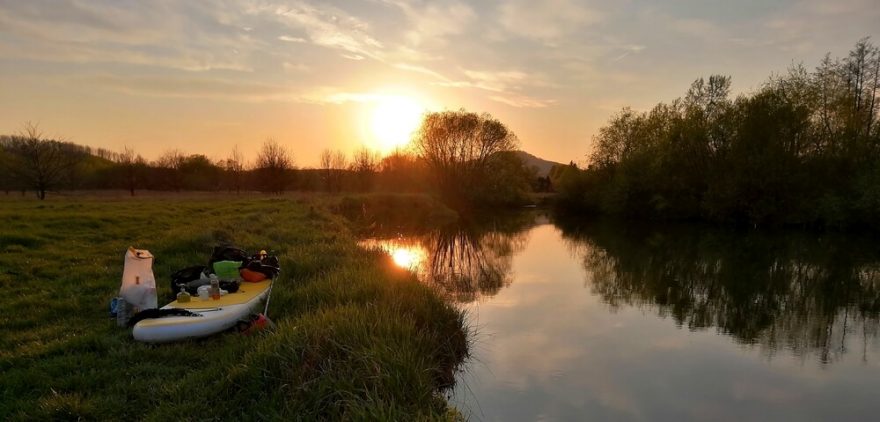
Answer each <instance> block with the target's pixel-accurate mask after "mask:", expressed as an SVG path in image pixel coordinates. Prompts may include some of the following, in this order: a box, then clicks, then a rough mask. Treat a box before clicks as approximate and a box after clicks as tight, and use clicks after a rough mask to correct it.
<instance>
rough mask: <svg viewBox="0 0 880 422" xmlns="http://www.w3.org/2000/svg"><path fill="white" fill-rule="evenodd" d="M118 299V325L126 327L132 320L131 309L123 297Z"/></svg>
mask: <svg viewBox="0 0 880 422" xmlns="http://www.w3.org/2000/svg"><path fill="white" fill-rule="evenodd" d="M116 299H117V300H116V325H118V326H120V327H125V326H126V325H128V320H129V319H130V318H131V309H130V307H129V305H128V302H126V301H125V299H123V298H121V297H118V298H116Z"/></svg>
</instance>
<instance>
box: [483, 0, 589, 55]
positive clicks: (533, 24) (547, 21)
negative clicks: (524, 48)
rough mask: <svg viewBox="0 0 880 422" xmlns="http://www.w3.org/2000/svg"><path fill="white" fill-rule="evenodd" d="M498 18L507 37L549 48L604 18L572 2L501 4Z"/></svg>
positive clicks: (519, 0)
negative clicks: (563, 38)
mask: <svg viewBox="0 0 880 422" xmlns="http://www.w3.org/2000/svg"><path fill="white" fill-rule="evenodd" d="M499 14H500V23H501V26H502V27H503V28H504V29H506V30H507V31H508V32H509V33H511V34H513V35H515V36H519V37H525V38H530V39H534V40H539V41H542V42H544V43H551V44H552V43H554V42H555V41H557V40H558V39H559V38H561V37H563V36H564V35H566V34H568V33H569V32H572V31H574V30H575V29H578V28H580V27H584V26H589V25H592V24H595V23H598V22H600V21H601V20H602V18H603V16H602V14H601V13H599V12H598V11H596V10H593V9H590V8H587V7H586V6H583V5H580V4H577V3H575V2H574V1H571V0H540V1H529V0H516V1H511V2H506V3H504V4H503V5H502V6H501V7H500V9H499Z"/></svg>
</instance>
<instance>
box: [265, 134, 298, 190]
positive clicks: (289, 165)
mask: <svg viewBox="0 0 880 422" xmlns="http://www.w3.org/2000/svg"><path fill="white" fill-rule="evenodd" d="M293 168H294V162H293V158H292V157H291V154H290V153H289V152H288V151H287V149H286V148H284V147H283V146H281V144H279V143H278V142H275V140H274V139H272V138H269V139H267V140H266V142H263V146H262V148H261V149H260V152H259V153H258V154H257V164H256V170H257V176H258V178H259V182H258V185H259V186H261V187H262V189H263V190H264V191H266V192H272V193H279V194H280V193H283V192H284V190H285V189H286V188H287V185H288V184H289V182H290V170H293Z"/></svg>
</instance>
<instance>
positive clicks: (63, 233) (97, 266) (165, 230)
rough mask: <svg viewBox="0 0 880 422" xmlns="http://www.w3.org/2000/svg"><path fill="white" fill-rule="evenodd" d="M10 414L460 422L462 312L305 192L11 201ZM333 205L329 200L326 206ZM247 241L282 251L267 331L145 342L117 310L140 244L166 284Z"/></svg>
mask: <svg viewBox="0 0 880 422" xmlns="http://www.w3.org/2000/svg"><path fill="white" fill-rule="evenodd" d="M0 201H2V202H0V221H3V222H4V224H3V225H2V226H0V292H2V295H0V309H2V312H0V374H2V376H0V419H2V420H35V419H43V420H95V419H102V420H103V419H129V420H168V419H174V420H177V419H184V420H215V419H226V420H228V419H232V420H265V419H280V418H284V419H334V420H335V419H386V420H388V419H393V420H438V419H439V420H448V419H457V418H458V417H459V414H458V413H457V412H456V411H455V409H454V408H452V407H450V406H449V404H448V403H447V402H446V400H445V399H444V398H443V396H442V394H441V392H440V389H441V388H442V387H444V386H448V385H450V384H451V383H452V382H453V379H454V378H453V371H454V369H455V368H456V366H457V365H458V364H459V363H460V362H461V361H462V360H463V359H464V357H465V355H466V353H467V338H466V332H465V328H464V322H463V316H462V314H461V312H460V311H459V310H457V309H455V308H454V307H452V306H451V305H449V304H447V303H445V302H443V301H442V300H441V299H440V298H439V297H438V296H437V295H436V294H435V293H434V292H432V291H431V290H430V289H429V288H427V287H425V286H423V285H421V284H419V283H418V282H417V281H415V279H414V278H413V276H412V275H411V274H409V273H406V272H403V271H401V270H397V269H395V267H394V266H393V265H390V260H389V259H388V258H387V257H386V256H384V255H382V254H380V253H378V252H370V251H365V250H362V249H361V248H359V247H357V245H356V243H355V238H354V237H353V235H352V234H351V230H350V228H349V225H348V223H347V222H346V221H345V220H343V219H341V218H340V217H338V216H336V215H334V214H332V213H329V212H327V211H325V210H324V209H325V208H326V207H325V206H321V205H318V206H315V205H314V203H313V202H312V201H311V200H310V199H308V198H307V197H306V198H304V197H283V198H267V197H262V196H245V197H243V198H238V197H235V196H222V195H218V196H210V195H194V196H186V195H180V196H174V195H169V196H151V197H145V198H134V199H128V198H112V197H100V198H99V197H92V198H83V197H78V198H51V199H48V200H46V201H35V200H24V199H20V200H18V199H14V200H8V199H5V198H4V199H2V200H0ZM318 202H319V203H326V202H327V201H326V199H322V200H321V201H318ZM229 241H231V242H235V243H236V244H237V245H239V246H240V247H243V248H245V249H247V250H258V249H268V250H272V251H273V252H274V253H276V254H277V255H278V256H279V257H280V258H281V264H282V271H283V272H282V276H281V278H280V279H279V280H278V281H277V284H276V286H275V288H274V291H273V294H272V300H271V306H270V309H269V316H270V317H271V318H272V319H273V320H274V321H275V322H276V324H277V326H276V328H275V330H274V331H273V332H263V333H261V334H259V335H256V336H243V335H240V334H237V333H224V334H221V335H217V336H213V337H210V338H207V339H204V340H196V341H186V342H181V343H174V344H167V345H148V344H142V343H138V342H135V341H133V340H132V339H131V334H130V330H126V329H121V328H117V327H116V325H115V320H113V319H111V318H109V316H108V302H109V300H110V299H111V298H112V297H113V296H115V295H116V292H117V290H118V288H119V282H120V278H121V274H122V258H123V254H124V252H125V250H126V248H127V247H128V246H129V245H133V246H135V247H140V248H145V249H149V250H150V251H151V252H152V253H153V254H154V255H155V256H156V259H155V262H154V268H153V270H154V272H155V275H156V278H157V282H158V283H159V285H160V289H159V296H160V303H163V302H164V301H165V300H166V299H169V296H170V288H169V287H168V280H169V275H170V274H171V273H172V272H173V271H175V270H176V269H179V268H182V267H184V266H188V265H193V264H199V263H204V262H206V261H207V259H208V257H209V254H210V250H211V247H212V246H213V245H215V244H218V243H221V242H229Z"/></svg>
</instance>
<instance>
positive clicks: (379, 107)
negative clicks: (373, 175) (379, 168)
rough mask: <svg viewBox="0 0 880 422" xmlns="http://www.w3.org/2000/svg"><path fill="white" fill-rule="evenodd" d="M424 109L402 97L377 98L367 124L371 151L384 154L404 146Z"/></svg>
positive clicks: (414, 129)
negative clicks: (368, 125) (370, 139)
mask: <svg viewBox="0 0 880 422" xmlns="http://www.w3.org/2000/svg"><path fill="white" fill-rule="evenodd" d="M425 110H426V109H425V107H424V106H422V105H421V104H419V103H418V102H417V101H416V100H415V99H413V98H412V97H408V96H402V95H384V96H380V97H378V99H377V100H376V102H375V104H374V105H373V107H372V111H371V115H370V119H369V124H370V134H371V138H372V143H373V145H370V146H371V147H373V149H376V150H378V151H379V152H381V153H383V154H386V153H389V152H391V151H393V150H395V149H398V148H402V147H404V146H406V145H407V144H408V143H409V141H410V139H411V137H412V134H413V133H414V132H415V131H416V129H417V128H418V126H419V123H420V122H421V119H422V115H423V114H424V112H425Z"/></svg>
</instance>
